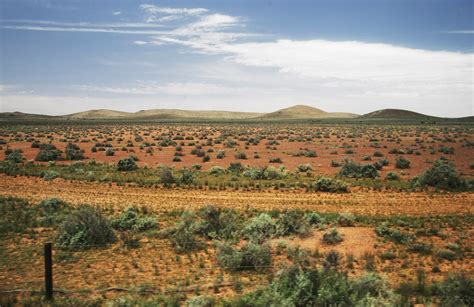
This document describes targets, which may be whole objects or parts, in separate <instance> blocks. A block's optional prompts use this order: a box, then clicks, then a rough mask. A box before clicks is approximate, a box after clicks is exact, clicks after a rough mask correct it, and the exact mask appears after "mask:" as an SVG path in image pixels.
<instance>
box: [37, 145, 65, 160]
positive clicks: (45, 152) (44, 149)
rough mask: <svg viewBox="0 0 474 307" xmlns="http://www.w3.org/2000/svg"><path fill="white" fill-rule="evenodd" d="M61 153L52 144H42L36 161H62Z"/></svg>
mask: <svg viewBox="0 0 474 307" xmlns="http://www.w3.org/2000/svg"><path fill="white" fill-rule="evenodd" d="M61 153H62V152H61V151H60V150H58V149H57V148H56V146H54V145H52V144H41V145H40V151H39V152H38V154H37V155H36V158H35V160H36V161H44V162H48V161H56V160H60V159H61Z"/></svg>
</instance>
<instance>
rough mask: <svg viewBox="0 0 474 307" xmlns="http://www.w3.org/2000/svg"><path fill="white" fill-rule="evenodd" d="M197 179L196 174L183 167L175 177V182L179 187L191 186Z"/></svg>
mask: <svg viewBox="0 0 474 307" xmlns="http://www.w3.org/2000/svg"><path fill="white" fill-rule="evenodd" d="M195 179H196V175H195V173H194V172H193V171H192V170H190V169H189V168H187V167H183V168H182V169H180V170H179V171H177V174H176V176H175V181H176V183H177V184H179V185H191V184H193V183H194V181H195Z"/></svg>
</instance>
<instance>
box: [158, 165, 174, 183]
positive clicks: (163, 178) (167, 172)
mask: <svg viewBox="0 0 474 307" xmlns="http://www.w3.org/2000/svg"><path fill="white" fill-rule="evenodd" d="M158 176H159V178H160V182H161V183H162V184H163V185H164V186H165V187H170V186H171V185H172V184H173V183H175V178H174V175H173V169H172V168H171V167H168V166H166V165H160V167H159V168H158Z"/></svg>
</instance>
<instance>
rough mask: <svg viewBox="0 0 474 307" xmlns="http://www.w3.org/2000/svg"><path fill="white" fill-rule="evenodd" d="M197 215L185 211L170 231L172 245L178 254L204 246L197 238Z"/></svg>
mask: <svg viewBox="0 0 474 307" xmlns="http://www.w3.org/2000/svg"><path fill="white" fill-rule="evenodd" d="M195 221H196V215H195V214H194V213H192V212H190V211H184V212H183V214H182V215H181V218H180V220H179V221H178V222H177V223H176V225H175V226H174V227H173V228H172V229H171V230H170V231H169V239H170V241H171V244H172V245H173V247H174V248H175V250H176V251H178V252H189V251H191V250H194V249H198V248H200V247H201V246H202V244H201V242H199V241H198V240H197V238H196V224H195Z"/></svg>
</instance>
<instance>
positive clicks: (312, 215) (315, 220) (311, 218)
mask: <svg viewBox="0 0 474 307" xmlns="http://www.w3.org/2000/svg"><path fill="white" fill-rule="evenodd" d="M305 218H306V220H307V221H308V223H309V225H311V226H313V225H322V224H324V223H326V221H325V219H324V218H323V217H321V215H319V214H317V213H316V212H308V213H306V214H305Z"/></svg>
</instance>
